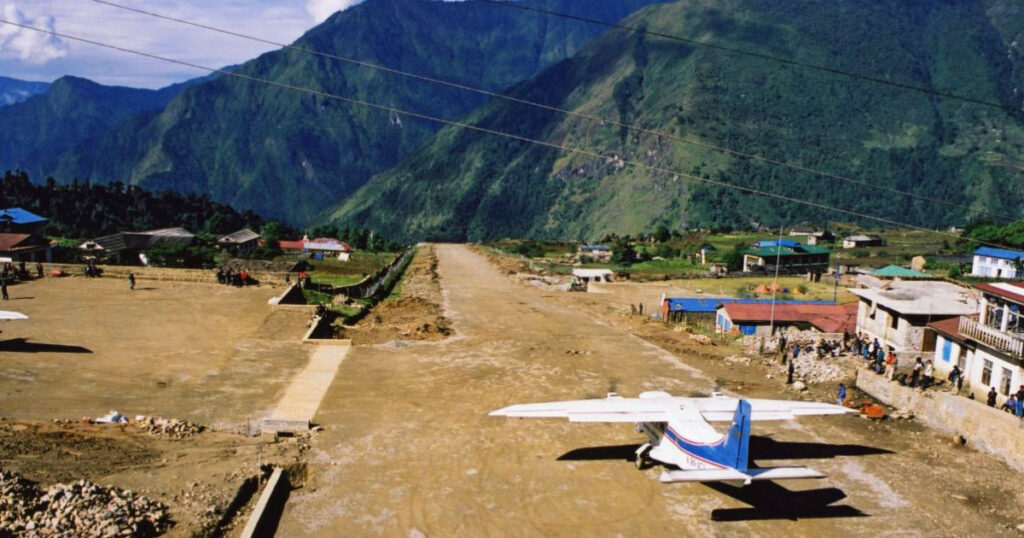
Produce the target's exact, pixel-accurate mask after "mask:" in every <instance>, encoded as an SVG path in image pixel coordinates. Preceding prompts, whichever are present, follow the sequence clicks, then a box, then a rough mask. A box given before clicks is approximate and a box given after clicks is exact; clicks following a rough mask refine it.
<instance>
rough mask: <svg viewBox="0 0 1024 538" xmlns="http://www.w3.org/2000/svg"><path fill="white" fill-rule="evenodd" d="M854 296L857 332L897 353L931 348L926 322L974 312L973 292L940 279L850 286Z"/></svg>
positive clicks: (893, 281)
mask: <svg viewBox="0 0 1024 538" xmlns="http://www.w3.org/2000/svg"><path fill="white" fill-rule="evenodd" d="M850 293H853V294H854V295H856V296H858V297H859V298H860V300H859V301H858V308H857V332H858V333H859V334H860V335H861V336H863V337H866V338H867V339H868V340H874V339H876V338H877V339H878V342H879V343H880V344H882V345H883V346H884V347H885V348H886V349H888V350H890V351H893V352H895V353H896V354H897V355H900V356H903V355H920V354H922V353H924V352H929V351H934V350H935V334H934V333H933V332H932V331H929V330H927V327H928V324H929V323H934V322H936V321H942V320H945V319H949V318H956V317H958V316H963V315H967V314H971V313H973V312H975V311H976V310H977V308H978V301H977V299H976V298H975V293H974V292H973V291H972V290H970V289H968V288H964V287H962V286H958V285H956V284H953V283H950V282H945V281H941V280H890V281H887V282H885V283H884V284H883V285H882V286H879V287H872V288H853V289H851V290H850Z"/></svg>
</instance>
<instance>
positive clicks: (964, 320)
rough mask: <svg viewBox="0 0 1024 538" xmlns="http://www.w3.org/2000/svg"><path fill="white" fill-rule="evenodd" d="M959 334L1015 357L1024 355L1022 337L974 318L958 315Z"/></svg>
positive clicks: (1023, 340)
mask: <svg viewBox="0 0 1024 538" xmlns="http://www.w3.org/2000/svg"><path fill="white" fill-rule="evenodd" d="M960 334H962V335H964V336H967V337H969V338H973V339H974V340H977V341H979V342H981V343H983V344H987V345H989V346H992V347H993V348H995V349H998V350H999V351H1003V352H1006V353H1010V354H1011V355H1015V356H1017V357H1022V356H1024V338H1021V337H1019V336H1014V335H1012V334H1009V333H1004V332H1002V331H1000V330H998V329H993V328H991V327H986V326H985V325H982V324H981V323H978V321H977V320H975V319H974V318H969V317H966V316H961V317H960Z"/></svg>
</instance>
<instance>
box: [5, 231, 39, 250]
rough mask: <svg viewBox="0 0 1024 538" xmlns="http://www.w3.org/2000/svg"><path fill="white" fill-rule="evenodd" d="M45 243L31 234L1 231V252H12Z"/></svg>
mask: <svg viewBox="0 0 1024 538" xmlns="http://www.w3.org/2000/svg"><path fill="white" fill-rule="evenodd" d="M43 244H45V243H43V242H42V240H40V239H38V238H36V237H35V236H32V235H29V234H6V233H0V252H12V251H15V250H21V249H26V248H35V247H38V246H40V245H43Z"/></svg>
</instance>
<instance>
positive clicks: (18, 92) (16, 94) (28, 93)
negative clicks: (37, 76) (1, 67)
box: [0, 77, 50, 106]
mask: <svg viewBox="0 0 1024 538" xmlns="http://www.w3.org/2000/svg"><path fill="white" fill-rule="evenodd" d="M49 85H50V84H49V83H48V82H30V81H27V80H18V79H16V78H8V77H0V106H4V105H13V104H14V103H20V102H22V101H24V100H25V99H28V98H29V97H32V96H33V95H36V94H40V93H43V92H45V91H46V88H47V87H48V86H49Z"/></svg>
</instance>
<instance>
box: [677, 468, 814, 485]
mask: <svg viewBox="0 0 1024 538" xmlns="http://www.w3.org/2000/svg"><path fill="white" fill-rule="evenodd" d="M824 477H825V475H823V474H821V473H819V472H818V471H815V470H814V469H811V468H808V467H768V468H765V469H748V470H747V472H746V473H741V472H739V471H737V470H735V469H703V470H695V471H665V472H663V473H661V481H662V482H734V481H741V482H743V483H745V484H749V483H750V482H751V481H752V480H791V479H797V478H824Z"/></svg>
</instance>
